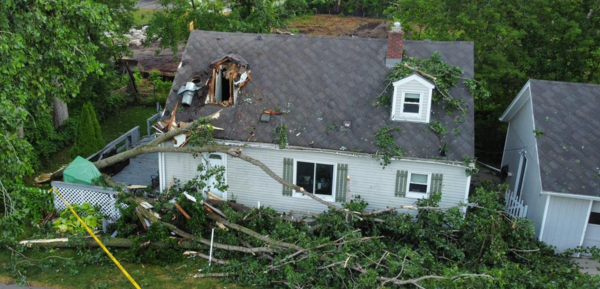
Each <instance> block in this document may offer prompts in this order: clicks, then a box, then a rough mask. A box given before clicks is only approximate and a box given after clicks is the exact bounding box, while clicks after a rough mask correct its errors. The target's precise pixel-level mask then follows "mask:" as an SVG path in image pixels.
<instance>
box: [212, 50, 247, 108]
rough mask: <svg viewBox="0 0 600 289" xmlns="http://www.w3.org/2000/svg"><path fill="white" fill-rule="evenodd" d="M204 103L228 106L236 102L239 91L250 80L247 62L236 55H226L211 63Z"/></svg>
mask: <svg viewBox="0 0 600 289" xmlns="http://www.w3.org/2000/svg"><path fill="white" fill-rule="evenodd" d="M211 67H212V73H210V78H209V79H208V81H207V84H208V93H207V96H206V101H205V103H207V104H218V105H222V106H230V105H233V104H234V103H235V102H236V99H237V96H238V94H239V91H240V89H242V88H243V87H244V86H245V85H246V84H247V83H248V82H250V80H252V77H251V74H250V69H249V65H248V62H247V61H246V60H245V59H244V58H243V57H241V56H239V55H237V54H233V53H231V54H227V55H225V56H224V57H222V58H220V59H217V60H215V61H213V62H212V63H211Z"/></svg>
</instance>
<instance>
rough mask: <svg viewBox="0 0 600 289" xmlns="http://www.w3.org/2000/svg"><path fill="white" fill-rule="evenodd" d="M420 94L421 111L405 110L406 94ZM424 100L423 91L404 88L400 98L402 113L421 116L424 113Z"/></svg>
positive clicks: (416, 116)
mask: <svg viewBox="0 0 600 289" xmlns="http://www.w3.org/2000/svg"><path fill="white" fill-rule="evenodd" d="M407 93H410V94H418V95H419V112H405V111H404V102H405V101H404V100H405V99H406V94H407ZM422 100H423V91H416V90H402V98H400V114H401V115H404V116H408V117H414V118H421V114H422V113H423V105H422V104H421V102H422Z"/></svg>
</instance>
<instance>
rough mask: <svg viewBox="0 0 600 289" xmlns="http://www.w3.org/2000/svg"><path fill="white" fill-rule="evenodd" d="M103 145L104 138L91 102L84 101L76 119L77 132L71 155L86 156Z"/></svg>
mask: <svg viewBox="0 0 600 289" xmlns="http://www.w3.org/2000/svg"><path fill="white" fill-rule="evenodd" d="M103 147H104V138H102V131H101V129H100V124H99V123H98V118H97V117H96V113H95V112H94V107H93V106H92V104H91V103H89V102H88V103H86V104H85V105H84V106H83V110H82V112H81V115H80V116H79V119H78V121H77V134H76V136H75V143H74V145H73V148H72V150H71V155H72V156H73V157H75V156H81V157H84V158H87V157H89V156H91V155H92V154H93V153H95V152H97V151H99V150H100V149H102V148H103Z"/></svg>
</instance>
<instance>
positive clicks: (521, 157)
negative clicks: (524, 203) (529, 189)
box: [513, 150, 529, 198]
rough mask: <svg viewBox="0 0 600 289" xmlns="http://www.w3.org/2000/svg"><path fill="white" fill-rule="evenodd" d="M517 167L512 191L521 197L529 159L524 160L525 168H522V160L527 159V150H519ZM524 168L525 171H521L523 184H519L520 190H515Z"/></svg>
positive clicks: (517, 187)
mask: <svg viewBox="0 0 600 289" xmlns="http://www.w3.org/2000/svg"><path fill="white" fill-rule="evenodd" d="M519 155H520V157H519V167H518V168H517V178H516V181H515V187H514V188H513V189H514V192H515V196H518V197H519V198H522V196H523V186H524V185H525V176H526V175H527V166H528V165H529V161H527V162H525V168H523V161H524V160H528V159H527V151H526V150H522V151H520V152H519ZM522 170H525V172H523V184H522V185H521V188H520V189H521V191H517V190H518V189H519V182H520V181H521V171H522Z"/></svg>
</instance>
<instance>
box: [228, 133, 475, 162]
mask: <svg viewBox="0 0 600 289" xmlns="http://www.w3.org/2000/svg"><path fill="white" fill-rule="evenodd" d="M216 142H217V143H218V144H221V145H226V146H241V147H245V148H261V149H272V150H293V151H309V152H320V153H327V154H334V155H342V156H350V157H368V158H373V156H374V155H373V154H369V153H358V152H345V151H338V150H328V149H316V148H307V147H298V146H288V147H286V148H285V149H280V148H279V145H277V144H270V143H258V142H251V143H250V142H243V141H230V140H222V139H217V140H216ZM392 160H402V161H412V162H419V163H433V164H442V165H449V166H454V167H461V168H469V167H470V166H466V165H465V164H464V163H463V162H460V161H446V160H435V159H422V158H410V157H402V158H392Z"/></svg>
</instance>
